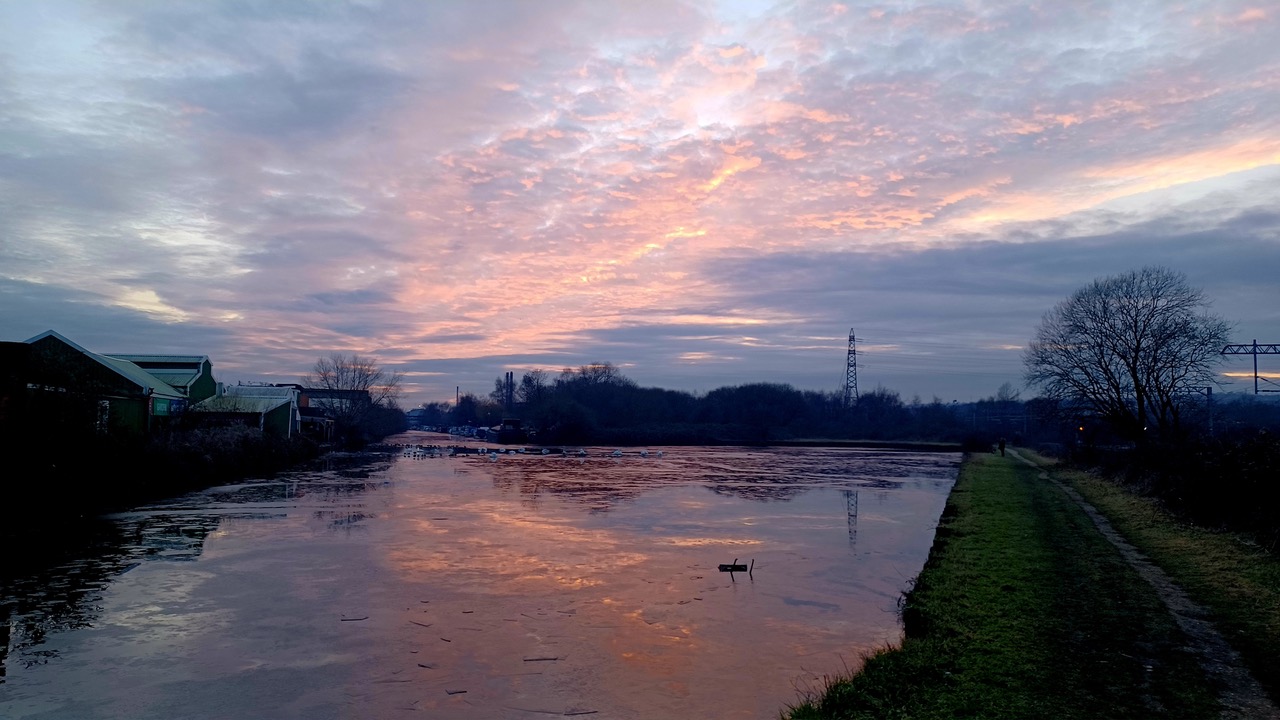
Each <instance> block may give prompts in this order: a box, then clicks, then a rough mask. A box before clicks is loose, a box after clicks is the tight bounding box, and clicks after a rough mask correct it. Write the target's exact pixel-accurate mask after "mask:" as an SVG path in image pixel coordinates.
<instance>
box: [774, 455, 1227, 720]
mask: <svg viewBox="0 0 1280 720" xmlns="http://www.w3.org/2000/svg"><path fill="white" fill-rule="evenodd" d="M1038 474H1039V472H1038V471H1037V470H1036V469H1034V468H1030V467H1027V466H1026V465H1024V464H1022V463H1019V462H1017V461H1015V460H1014V459H1013V458H1001V457H998V456H994V455H977V456H972V457H969V458H967V459H966V461H965V463H964V465H963V466H962V468H961V472H960V477H959V479H958V480H957V482H956V486H955V488H954V489H953V490H952V493H951V496H950V499H949V500H948V502H947V506H946V509H945V510H944V512H943V515H942V519H941V521H940V524H939V527H938V531H937V535H936V538H935V540H934V545H933V549H932V551H931V552H930V555H929V560H928V562H927V563H926V564H925V567H924V569H923V570H922V571H921V573H920V576H919V577H918V578H917V581H916V583H915V586H914V588H913V589H912V590H911V591H910V592H909V593H908V594H907V595H906V597H905V600H904V605H903V624H904V627H905V630H906V638H905V639H904V640H903V642H902V645H901V646H900V647H898V648H893V649H886V650H884V651H881V652H879V653H876V654H874V655H873V656H871V657H869V658H866V661H865V664H864V666H863V667H862V669H861V670H860V671H858V672H857V673H855V674H853V675H852V676H850V677H847V678H842V679H838V680H836V681H834V682H833V683H832V684H831V685H830V686H829V687H828V688H827V690H826V692H825V693H824V694H822V695H821V696H820V697H814V698H811V699H809V700H808V701H807V702H804V703H802V704H800V705H798V706H797V707H794V708H792V709H791V710H790V714H789V715H787V717H790V718H792V719H793V720H804V719H807V718H1062V719H1066V718H1090V719H1092V718H1152V717H1187V718H1203V717H1212V716H1214V715H1215V714H1216V713H1217V707H1218V706H1217V702H1216V700H1215V699H1214V694H1213V691H1212V689H1211V688H1210V687H1208V685H1207V683H1206V681H1205V680H1204V678H1203V675H1202V673H1201V672H1200V669H1199V667H1198V666H1197V665H1196V663H1195V660H1194V659H1193V658H1192V657H1191V656H1190V655H1188V654H1187V653H1186V652H1185V651H1184V650H1183V649H1182V635H1181V633H1180V631H1179V630H1178V629H1177V626H1176V625H1175V624H1174V622H1173V619H1172V618H1171V617H1169V615H1168V614H1167V612H1166V611H1165V610H1164V606H1163V605H1162V604H1161V603H1160V601H1159V599H1158V598H1157V597H1156V596H1155V594H1154V593H1153V592H1152V590H1151V589H1150V587H1149V586H1147V585H1146V583H1144V582H1143V581H1142V580H1141V578H1139V577H1138V576H1137V574H1136V573H1135V572H1134V571H1133V570H1132V569H1131V568H1129V566H1128V565H1126V564H1125V563H1124V561H1123V560H1122V559H1121V558H1120V556H1119V554H1118V553H1117V552H1116V550H1115V549H1114V548H1113V547H1112V546H1111V545H1110V544H1109V543H1108V542H1107V541H1106V540H1105V539H1104V538H1103V537H1102V536H1101V535H1100V534H1099V533H1098V532H1097V530H1096V528H1095V527H1094V526H1093V524H1092V522H1091V521H1090V520H1089V518H1088V517H1087V516H1086V515H1084V513H1083V512H1082V511H1081V510H1080V509H1079V508H1078V507H1077V506H1076V505H1075V504H1074V503H1073V502H1071V500H1070V499H1069V498H1067V497H1066V496H1065V495H1064V494H1063V493H1062V492H1061V491H1060V490H1058V489H1057V488H1056V487H1054V486H1053V485H1052V484H1051V483H1048V482H1046V481H1043V480H1040V479H1038Z"/></svg>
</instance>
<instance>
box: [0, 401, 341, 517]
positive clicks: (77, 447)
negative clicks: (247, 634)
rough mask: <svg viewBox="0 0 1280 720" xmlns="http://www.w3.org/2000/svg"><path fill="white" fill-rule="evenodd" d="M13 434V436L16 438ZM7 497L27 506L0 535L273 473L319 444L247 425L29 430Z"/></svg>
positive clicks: (10, 454)
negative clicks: (112, 432) (59, 433)
mask: <svg viewBox="0 0 1280 720" xmlns="http://www.w3.org/2000/svg"><path fill="white" fill-rule="evenodd" d="M11 440H12V438H11ZM6 445H8V446H9V447H10V448H11V449H10V450H9V451H7V452H6V453H5V457H6V460H5V466H6V470H7V472H5V473H4V475H5V479H4V482H3V484H2V486H3V489H4V492H5V495H6V498H7V499H8V500H9V501H10V502H12V506H11V507H14V508H21V510H22V512H21V513H19V514H17V515H16V516H14V517H11V518H10V519H9V521H8V522H7V523H5V524H3V526H0V534H10V533H12V534H20V533H22V534H25V533H26V532H27V531H28V529H30V528H32V527H38V528H50V529H52V528H57V527H58V526H62V525H68V524H72V523H75V522H77V521H78V520H79V519H80V518H81V517H82V516H88V515H93V514H97V513H100V512H104V511H112V510H119V509H123V508H127V507H130V506H132V505H136V504H138V503H141V502H146V501H149V500H155V499H158V498H162V497H168V496H172V495H177V494H181V493H184V492H188V491H190V490H194V489H197V488H201V487H207V486H209V485H212V484H215V483H219V482H228V481H231V480H239V479H243V478H246V477H253V476H261V475H270V474H271V473H274V472H277V471H280V470H283V469H286V468H289V467H292V466H294V465H297V464H298V463H301V462H304V461H306V460H309V459H312V458H315V457H316V456H317V455H318V454H319V447H318V446H317V445H316V444H315V443H313V442H311V441H309V440H304V439H300V438H294V439H287V440H286V439H280V438H275V437H272V436H270V435H266V434H264V433H263V432H262V431H261V430H258V429H256V428H248V427H243V426H232V427H219V428H203V429H193V430H181V431H174V432H170V433H166V434H163V435H157V436H155V437H152V438H149V439H144V438H119V437H112V436H100V435H84V436H80V437H78V438H74V439H69V438H66V437H63V438H61V439H58V438H48V437H46V436H38V437H36V436H29V437H27V438H26V442H22V443H17V442H14V443H12V444H9V443H6Z"/></svg>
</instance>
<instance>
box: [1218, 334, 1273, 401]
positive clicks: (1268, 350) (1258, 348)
mask: <svg viewBox="0 0 1280 720" xmlns="http://www.w3.org/2000/svg"><path fill="white" fill-rule="evenodd" d="M1220 354H1221V355H1252V356H1253V394H1254V395H1257V394H1258V393H1260V392H1280V390H1259V389H1258V356H1259V355H1280V343H1267V344H1263V345H1259V344H1258V340H1257V339H1256V338H1255V339H1254V341H1253V344H1252V345H1227V346H1225V347H1223V348H1222V352H1221V353H1220Z"/></svg>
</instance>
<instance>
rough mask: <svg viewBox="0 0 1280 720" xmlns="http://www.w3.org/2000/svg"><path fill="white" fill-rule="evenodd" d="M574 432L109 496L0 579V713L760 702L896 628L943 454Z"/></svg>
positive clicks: (687, 706)
mask: <svg viewBox="0 0 1280 720" xmlns="http://www.w3.org/2000/svg"><path fill="white" fill-rule="evenodd" d="M396 439H398V440H401V441H407V442H431V440H430V439H428V436H425V435H423V434H417V433H411V434H409V435H406V436H401V437H400V438H396ZM434 440H435V441H440V440H441V438H440V437H439V436H435V438H434ZM590 450H591V451H592V455H591V456H589V457H586V458H567V457H561V456H554V455H552V456H531V455H516V456H503V457H501V458H500V459H499V460H498V461H496V462H493V461H490V460H489V459H488V458H486V457H484V456H478V457H466V458H412V457H404V456H400V455H395V456H390V457H385V458H382V459H381V460H378V461H375V462H373V463H372V464H368V465H364V466H358V467H354V468H342V469H332V470H326V471H314V472H306V473H295V474H290V475H286V476H282V477H280V478H277V479H275V480H272V481H270V482H255V483H247V484H243V485H235V486H227V487H220V488H214V489H211V490H208V491H205V492H202V493H197V494H194V495H189V496H185V497H182V498H179V499H175V500H172V501H169V502H165V503H160V504H157V505H153V506H147V507H143V508H139V509H137V510H136V511H134V512H129V513H124V514H120V515H116V516H112V518H111V521H110V522H109V523H106V524H104V526H103V527H102V528H101V529H100V531H99V532H98V533H97V534H96V535H95V538H94V542H93V543H92V545H91V546H90V545H86V546H85V547H82V548H80V549H78V550H77V551H76V552H74V553H73V554H71V555H69V556H68V557H66V558H65V559H64V560H63V561H61V562H59V563H58V564H57V566H56V567H54V568H52V569H45V570H42V571H40V572H39V573H36V574H28V575H26V576H25V577H24V578H22V579H20V580H19V581H5V585H4V586H3V588H0V589H2V590H3V595H0V647H2V648H3V651H0V667H2V668H3V671H4V674H3V675H0V681H2V683H0V717H3V718H10V719H13V720H17V719H19V718H47V719H52V718H58V719H64V718H65V719H71V718H75V719H77V720H91V719H93V718H132V719H134V720H145V719H150V718H157V719H158V718H164V719H166V720H168V719H170V718H195V719H211V718H298V719H300V720H303V719H305V720H319V719H324V718H352V719H356V718H416V717H424V718H529V719H536V718H545V717H555V716H570V717H574V716H583V717H589V718H592V719H593V720H594V719H595V718H600V719H601V720H604V719H605V718H644V719H648V718H694V717H715V718H776V717H777V714H778V712H779V711H780V710H781V709H782V708H784V707H785V705H786V704H787V703H790V702H793V701H795V700H796V698H797V696H798V692H799V691H802V690H804V689H806V688H816V687H818V686H820V685H821V678H822V677H823V676H824V675H832V674H836V673H840V672H842V671H843V670H844V669H845V668H846V666H854V665H856V664H857V662H858V657H859V654H860V653H861V652H863V651H865V650H869V649H873V648H876V647H879V646H882V645H884V644H885V643H889V642H895V641H896V640H897V639H898V638H899V635H900V626H899V623H898V618H897V614H896V608H897V601H898V598H899V595H900V593H901V591H902V590H903V589H904V588H905V587H906V586H907V583H908V581H909V580H910V579H911V578H912V577H914V576H915V575H916V573H918V572H919V570H920V567H921V565H922V564H923V562H924V560H925V557H926V555H927V554H928V550H929V546H930V544H931V542H932V539H933V529H934V527H935V525H936V524H937V520H938V516H939V514H940V513H941V511H942V507H943V504H944V503H945V500H946V496H947V493H948V492H949V491H950V488H951V485H952V482H953V480H954V478H955V474H956V470H957V467H958V464H959V460H960V457H959V455H958V454H950V455H947V454H914V453H902V452H881V451H860V450H849V449H772V450H770V449H741V448H684V447H681V448H664V451H665V452H664V456H663V457H657V456H656V453H653V452H651V454H650V455H649V457H641V456H640V455H639V453H638V451H636V450H628V451H627V452H626V454H625V455H624V456H623V457H621V458H613V457H608V456H607V451H606V450H604V449H600V448H592V449H590ZM610 450H611V449H610ZM651 450H652V449H651ZM735 558H737V559H738V561H739V562H741V563H750V562H751V561H752V560H754V562H755V568H754V573H753V574H752V576H748V575H746V574H743V573H735V574H734V575H733V576H732V577H731V576H730V575H729V574H728V573H720V572H718V570H717V565H718V564H719V563H728V562H730V561H732V560H734V559H735Z"/></svg>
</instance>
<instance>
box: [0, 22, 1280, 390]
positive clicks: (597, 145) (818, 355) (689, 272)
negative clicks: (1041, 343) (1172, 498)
mask: <svg viewBox="0 0 1280 720" xmlns="http://www.w3.org/2000/svg"><path fill="white" fill-rule="evenodd" d="M1277 38H1280V8H1278V7H1277V6H1275V5H1273V4H1271V3H1269V2H1261V1H1260V0H1250V1H1242V2H1233V1H1231V0H1221V1H1218V2H1196V1H1188V2H1173V1H1171V0H1152V1H1150V2H1146V1H1143V0H1117V1H1115V2H1107V1H1105V0H1097V1H1093V2H1088V1H1084V0H1082V1H1081V2H1065V3H1064V2H1042V3H1035V2H1031V3H1028V2H976V1H969V2H961V1H955V2H941V1H938V2H934V1H930V0H920V1H912V2H896V3H894V2H852V1H851V2H840V3H827V2H778V3H775V2H769V1H767V0H748V1H744V2H729V1H724V2H679V1H674V0H646V2H643V3H638V2H621V1H619V2H603V1H602V0H581V1H575V0H539V1H537V2H534V1H532V0H526V1H523V2H514V1H507V0H468V1H466V2H462V1H460V0H459V1H457V2H454V1H451V0H438V1H435V2H426V1H414V2H377V1H373V0H369V1H360V2H348V3H339V2H290V1H286V0H264V1H262V2H255V1H253V0H236V1H234V2H212V1H208V0H198V1H193V2H181V1H168V0H166V2H109V1H105V2H62V1H60V0H41V2H33V3H19V2H9V3H0V340H8V341H21V340H26V339H28V338H30V337H32V336H34V335H37V334H38V333H41V332H43V331H45V330H49V329H53V330H57V331H58V332H60V333H62V334H63V335H65V336H67V337H68V338H70V339H72V340H74V341H75V342H77V343H79V344H80V345H82V346H84V347H86V348H88V349H90V350H93V351H96V352H103V353H112V352H135V353H174V354H201V355H208V356H209V357H210V359H211V360H212V362H213V368H214V374H215V376H216V377H217V378H218V379H219V380H222V381H224V382H229V383H236V382H261V381H266V382H296V381H297V380H298V378H299V377H300V376H301V375H303V374H304V373H306V372H307V371H308V370H309V369H310V368H311V367H312V365H313V364H314V363H315V361H316V359H317V358H319V357H321V356H327V355H330V354H332V353H343V354H348V355H350V354H353V353H356V354H360V355H365V356H372V357H375V358H376V359H377V360H378V361H379V362H380V363H381V364H382V366H384V367H385V368H387V369H389V370H393V371H397V372H401V373H403V375H404V379H403V398H402V400H401V404H402V406H405V407H410V406H414V405H417V404H419V403H422V402H426V401H435V400H451V399H452V398H453V396H454V393H455V389H457V388H461V390H462V391H463V392H473V393H476V394H486V393H488V392H489V391H491V390H492V389H493V384H494V379H495V378H497V377H499V376H500V375H502V374H504V373H505V372H507V371H514V372H515V373H516V377H517V378H519V377H520V375H521V373H523V372H524V371H527V370H531V369H544V370H548V371H550V372H552V373H553V374H555V373H557V372H559V370H560V369H562V368H565V367H577V366H580V365H584V364H588V363H594V362H611V363H613V364H615V365H617V366H618V367H619V368H620V369H621V370H622V371H623V373H624V374H625V375H626V376H627V377H629V378H631V379H633V380H635V381H636V382H637V383H639V384H640V385H642V386H657V387H665V388H673V389H683V390H689V391H693V392H706V391H710V390H712V389H715V388H717V387H721V386H725V385H738V384H744V383H750V382H779V383H789V384H791V385H794V386H796V387H798V388H803V389H814V390H839V389H840V388H841V386H842V384H843V382H844V378H845V369H846V356H847V350H848V336H849V332H850V330H851V329H852V331H853V332H854V334H855V336H856V337H857V350H858V358H857V360H858V366H857V373H858V375H857V377H858V384H859V389H860V390H861V391H863V392H866V391H868V390H871V389H874V388H876V387H884V388H888V389H891V390H895V391H897V392H899V393H901V394H902V396H903V397H904V399H907V400H910V399H911V398H913V397H914V396H920V397H921V398H922V399H924V400H925V401H928V400H929V399H931V398H932V397H934V396H937V397H939V398H941V399H943V400H944V401H949V400H960V401H962V402H963V401H967V400H974V399H979V398H983V397H987V396H990V395H992V394H994V393H995V392H996V391H997V389H998V388H999V387H1000V385H1001V384H1003V383H1005V382H1010V383H1012V384H1013V385H1014V386H1019V387H1020V386H1021V384H1022V377H1023V372H1024V369H1023V365H1022V350H1023V348H1024V347H1025V345H1026V344H1027V342H1028V341H1029V340H1030V339H1031V337H1033V335H1034V333H1035V330H1036V327H1037V325H1038V324H1039V322H1040V320H1041V318H1042V317H1043V315H1044V314H1045V313H1046V312H1047V311H1049V310H1050V309H1051V308H1052V307H1053V305H1054V304H1055V303H1057V302H1059V301H1061V300H1063V299H1064V298H1066V297H1067V296H1069V295H1070V294H1071V293H1072V292H1073V291H1074V290H1076V289H1078V288H1080V287H1082V286H1084V285H1086V284H1088V283H1089V282H1091V281H1092V280H1094V279H1097V278H1099V277H1104V276H1107V275H1112V274H1117V273H1121V272H1126V271H1129V270H1133V269H1137V268H1140V267H1142V266H1145V265H1160V266H1164V267H1168V268H1170V269H1173V270H1175V271H1177V272H1181V273H1184V274H1185V275H1186V277H1187V280H1188V283H1189V284H1190V285H1192V286H1193V287H1197V288H1200V289H1202V290H1203V291H1204V293H1205V295H1206V296H1207V297H1208V298H1209V299H1211V300H1212V306H1211V308H1210V310H1211V312H1213V313H1216V314H1218V315H1220V316H1222V317H1224V318H1225V319H1227V320H1228V321H1230V322H1231V323H1232V324H1233V326H1234V332H1233V341H1234V342H1240V343H1247V342H1251V341H1252V340H1253V339H1255V338H1256V339H1257V340H1258V341H1259V342H1264V343H1267V342H1280V272H1278V271H1280V202H1278V201H1280V42H1277V40H1276V39H1277ZM1259 366H1260V369H1262V370H1263V371H1264V372H1269V373H1270V374H1271V377H1272V378H1274V380H1275V381H1276V382H1280V361H1276V360H1274V359H1273V358H1272V357H1271V356H1264V357H1262V358H1260V363H1259ZM1222 370H1223V371H1224V375H1223V376H1222V380H1223V381H1224V383H1225V384H1224V389H1225V390H1237V391H1243V390H1250V391H1251V390H1252V385H1253V380H1252V364H1251V361H1250V358H1248V357H1247V356H1246V357H1236V358H1230V359H1229V360H1228V362H1227V363H1225V364H1224V365H1223V367H1222ZM1276 387H1280V386H1276ZM1031 394H1034V393H1033V392H1030V391H1027V392H1024V395H1025V396H1029V395H1031Z"/></svg>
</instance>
